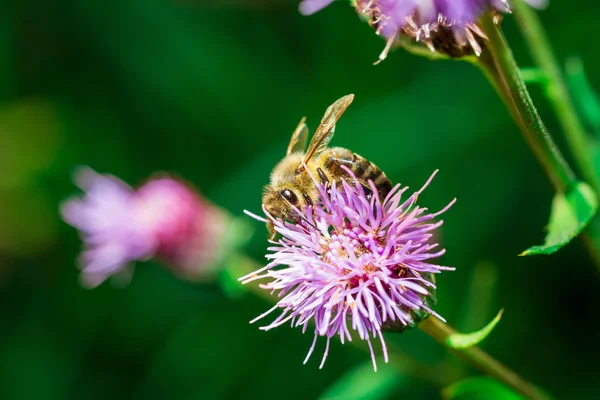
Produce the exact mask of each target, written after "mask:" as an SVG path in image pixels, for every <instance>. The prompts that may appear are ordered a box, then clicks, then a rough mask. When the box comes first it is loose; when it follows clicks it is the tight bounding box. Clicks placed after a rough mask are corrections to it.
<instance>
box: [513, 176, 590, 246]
mask: <svg viewBox="0 0 600 400" xmlns="http://www.w3.org/2000/svg"><path fill="white" fill-rule="evenodd" d="M596 211H598V198H597V197H596V194H595V193H594V190H593V189H592V188H591V187H590V186H589V185H588V184H586V183H584V182H579V183H578V184H577V185H576V186H575V187H574V188H573V189H572V190H571V191H569V192H568V193H566V194H565V193H557V194H556V195H555V196H554V200H553V201H552V212H551V214H550V224H549V225H548V234H547V235H546V240H545V242H544V244H543V245H541V246H533V247H530V248H528V249H527V250H525V251H524V252H523V253H521V254H520V255H522V256H529V255H532V254H552V253H554V252H556V251H557V250H559V249H560V248H561V247H563V246H564V245H566V244H567V243H569V242H570V241H571V240H573V238H574V237H576V236H577V235H578V234H579V232H581V231H582V230H583V228H585V227H586V226H587V224H588V223H589V222H590V220H591V219H592V217H593V216H594V215H595V214H596Z"/></svg>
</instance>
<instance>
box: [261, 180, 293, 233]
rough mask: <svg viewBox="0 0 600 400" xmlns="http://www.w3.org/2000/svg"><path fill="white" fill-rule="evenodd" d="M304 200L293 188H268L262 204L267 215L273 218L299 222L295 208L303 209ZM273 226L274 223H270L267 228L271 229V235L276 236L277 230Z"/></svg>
mask: <svg viewBox="0 0 600 400" xmlns="http://www.w3.org/2000/svg"><path fill="white" fill-rule="evenodd" d="M302 198H303V197H302V195H300V194H299V193H298V192H297V191H296V190H294V189H293V188H287V187H283V188H273V187H272V186H267V187H266V188H265V192H264V194H263V198H262V202H263V204H264V206H265V209H266V211H267V213H269V214H270V215H271V216H272V217H273V218H276V219H281V220H284V221H291V222H298V221H299V220H300V216H299V215H298V213H297V212H296V210H295V208H296V209H302V207H303V201H302V200H301V199H302ZM272 225H273V224H272V223H268V224H267V228H268V229H269V233H271V234H272V235H274V233H275V230H274V228H273V226H272Z"/></svg>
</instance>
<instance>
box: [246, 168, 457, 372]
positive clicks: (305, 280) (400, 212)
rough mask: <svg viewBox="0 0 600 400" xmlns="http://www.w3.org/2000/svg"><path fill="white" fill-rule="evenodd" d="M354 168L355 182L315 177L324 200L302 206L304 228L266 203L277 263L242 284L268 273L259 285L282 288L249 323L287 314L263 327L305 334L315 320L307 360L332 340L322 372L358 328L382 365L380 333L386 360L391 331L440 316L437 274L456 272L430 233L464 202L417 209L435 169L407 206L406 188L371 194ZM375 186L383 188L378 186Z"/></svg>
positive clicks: (272, 257)
mask: <svg viewBox="0 0 600 400" xmlns="http://www.w3.org/2000/svg"><path fill="white" fill-rule="evenodd" d="M347 172H348V174H350V176H351V179H350V180H348V181H344V180H342V181H341V183H338V184H337V185H336V183H333V184H332V185H331V186H326V185H323V184H319V183H317V182H316V181H315V185H317V187H318V190H319V196H320V198H319V201H318V202H316V204H315V205H314V207H311V206H308V207H307V208H306V209H304V210H297V212H298V213H299V215H301V222H300V223H298V224H294V223H292V222H288V221H282V220H279V219H274V218H273V217H272V216H271V215H269V214H268V213H267V212H266V209H265V208H264V206H263V211H264V212H265V214H266V215H267V218H268V219H269V220H270V221H272V223H273V224H274V226H275V230H276V231H277V232H278V233H279V234H281V239H279V241H277V242H275V241H271V244H272V246H271V247H269V248H268V250H269V251H270V253H269V254H268V255H267V256H266V258H267V259H269V260H270V263H269V264H268V265H266V266H265V267H263V268H261V269H259V270H258V271H256V272H254V273H252V274H249V275H246V276H244V277H242V278H240V280H241V281H242V282H243V283H248V282H252V281H254V280H260V279H268V280H269V282H268V283H266V284H262V285H261V287H262V288H263V289H266V290H270V291H272V292H279V293H278V297H279V298H280V300H279V302H278V303H277V304H276V305H275V306H274V307H273V308H271V309H270V310H268V311H267V312H265V313H264V314H262V315H260V316H258V317H257V318H256V319H254V320H253V321H251V322H255V321H257V320H259V319H262V318H264V317H265V316H266V315H268V314H270V313H272V312H274V311H276V310H280V311H281V313H280V314H279V316H277V317H276V318H275V320H274V321H272V322H271V323H270V324H268V325H266V326H264V327H261V329H263V330H269V329H272V328H275V327H278V326H280V325H283V324H285V323H287V322H291V324H292V326H295V327H298V326H301V327H302V330H303V332H306V330H307V329H308V325H309V323H310V322H311V321H313V322H314V324H315V329H314V340H313V343H312V346H311V347H310V350H309V352H308V355H307V357H306V360H305V361H304V362H305V363H306V362H307V361H308V359H309V357H310V355H311V354H312V352H313V350H314V348H315V344H316V340H317V338H318V337H319V336H325V337H326V338H327V344H326V350H325V353H324V355H323V359H322V361H321V365H320V368H322V367H323V364H324V363H325V360H326V358H327V354H328V350H329V342H330V339H331V338H332V337H333V336H335V335H338V336H339V337H340V339H341V341H342V343H344V341H345V340H349V341H350V340H352V334H351V332H350V331H355V332H356V333H357V334H358V336H359V337H360V339H362V340H366V341H367V342H368V344H369V348H370V350H371V357H372V360H373V367H374V369H375V370H377V366H376V364H375V353H374V351H373V347H372V345H371V336H372V337H373V338H376V337H379V340H380V341H381V344H382V348H383V355H384V359H385V361H386V362H387V350H386V347H385V341H384V339H383V335H382V330H383V329H385V328H391V329H394V330H396V331H401V330H403V329H404V328H407V327H413V326H415V325H416V324H417V323H418V322H420V320H422V319H424V318H425V317H426V316H427V315H428V314H434V315H436V316H437V314H435V312H434V311H433V310H432V309H431V305H432V301H431V300H432V299H433V296H434V292H435V283H434V279H433V274H436V273H439V272H441V271H444V270H453V269H454V268H451V267H445V266H440V265H436V264H433V263H432V259H434V258H437V257H439V256H441V255H442V254H444V252H445V250H443V249H438V244H437V243H434V242H433V240H432V236H433V232H434V231H435V229H436V228H438V227H439V226H441V225H442V221H438V222H436V221H435V218H436V217H437V216H439V215H440V214H442V213H443V212H445V211H446V210H447V209H448V208H449V207H450V206H451V205H452V204H454V202H455V200H456V199H455V200H453V201H452V202H451V203H450V204H448V206H446V207H445V208H444V209H443V210H441V211H439V212H437V213H427V209H426V208H421V207H419V206H417V205H416V201H417V198H418V196H419V194H420V193H421V192H422V191H423V190H424V189H425V188H426V187H427V186H428V185H429V183H430V182H431V180H432V179H433V177H434V176H435V174H436V173H437V171H436V172H434V174H432V176H431V177H430V178H429V180H428V181H427V182H426V183H425V185H424V186H423V188H421V189H420V190H419V191H418V192H416V193H414V194H413V195H412V196H410V197H409V198H408V199H406V200H404V201H403V202H402V201H401V199H402V196H403V194H404V193H405V192H406V190H407V189H408V188H407V187H405V188H403V189H400V185H396V186H395V187H394V188H393V189H392V191H391V192H390V193H389V194H388V195H387V196H386V198H385V199H383V201H382V200H380V199H379V198H378V196H376V195H374V196H372V198H371V200H368V199H367V196H366V194H365V191H364V188H363V187H362V186H361V185H360V184H358V183H355V182H357V181H356V177H355V176H354V174H353V173H352V171H350V170H348V169H347ZM369 184H370V186H371V189H372V191H373V193H377V190H376V188H375V185H374V184H373V182H369ZM247 213H248V212H247ZM248 214H249V215H251V216H253V217H254V218H256V219H258V220H261V221H263V222H267V220H266V219H264V218H261V217H258V216H256V215H253V214H250V213H248Z"/></svg>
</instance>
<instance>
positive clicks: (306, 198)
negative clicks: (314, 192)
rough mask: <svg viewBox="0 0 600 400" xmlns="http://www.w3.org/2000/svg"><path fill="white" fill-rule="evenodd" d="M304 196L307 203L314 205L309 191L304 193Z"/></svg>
mask: <svg viewBox="0 0 600 400" xmlns="http://www.w3.org/2000/svg"><path fill="white" fill-rule="evenodd" d="M302 196H303V197H304V201H306V204H308V205H309V206H311V207H312V206H313V201H312V199H311V198H310V196H309V195H308V194H307V193H302Z"/></svg>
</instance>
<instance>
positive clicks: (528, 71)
mask: <svg viewBox="0 0 600 400" xmlns="http://www.w3.org/2000/svg"><path fill="white" fill-rule="evenodd" d="M521 78H522V79H523V80H524V81H525V83H538V84H542V85H546V84H547V83H548V75H546V73H545V72H544V70H542V69H541V68H535V67H534V68H521Z"/></svg>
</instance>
